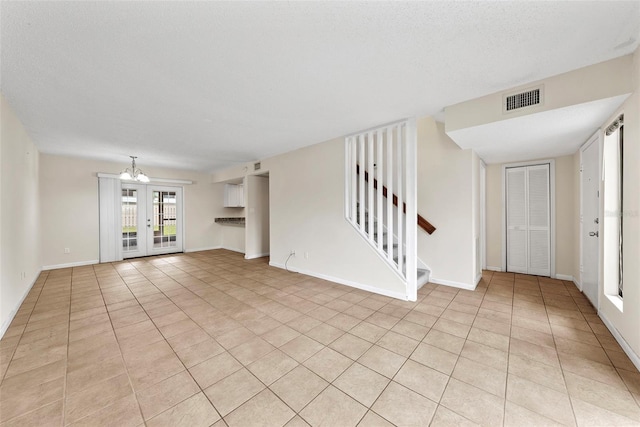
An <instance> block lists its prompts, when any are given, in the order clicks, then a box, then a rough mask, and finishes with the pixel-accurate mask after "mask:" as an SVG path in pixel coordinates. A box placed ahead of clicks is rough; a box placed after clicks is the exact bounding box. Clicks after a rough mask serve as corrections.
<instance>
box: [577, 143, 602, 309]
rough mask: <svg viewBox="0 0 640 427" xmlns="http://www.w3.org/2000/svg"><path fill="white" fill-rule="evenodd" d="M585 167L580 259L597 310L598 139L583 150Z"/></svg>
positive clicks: (586, 290) (584, 282) (583, 280)
mask: <svg viewBox="0 0 640 427" xmlns="http://www.w3.org/2000/svg"><path fill="white" fill-rule="evenodd" d="M581 151H582V164H581V174H580V179H581V182H582V195H581V199H580V204H581V206H580V212H581V216H580V221H581V224H580V232H581V234H582V238H581V242H582V251H581V254H582V255H581V259H580V276H581V277H580V281H581V283H582V292H583V293H584V294H585V295H586V296H587V298H589V301H591V304H593V306H594V307H596V308H597V307H598V277H599V272H598V265H599V255H598V254H599V247H600V246H599V244H598V227H599V226H598V223H599V221H600V220H599V218H598V215H599V214H598V211H599V201H598V197H599V186H600V183H599V181H600V180H599V177H598V175H599V174H598V171H599V167H598V165H599V163H600V162H599V158H600V156H599V146H598V137H597V136H596V137H594V138H592V139H591V140H589V141H588V142H587V143H586V144H585V145H584V146H583V148H582V149H581Z"/></svg>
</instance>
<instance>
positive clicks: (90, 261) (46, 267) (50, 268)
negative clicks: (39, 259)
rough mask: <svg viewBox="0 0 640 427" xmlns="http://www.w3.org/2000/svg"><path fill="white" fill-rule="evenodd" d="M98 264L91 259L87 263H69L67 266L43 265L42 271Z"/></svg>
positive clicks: (95, 260)
mask: <svg viewBox="0 0 640 427" xmlns="http://www.w3.org/2000/svg"><path fill="white" fill-rule="evenodd" d="M99 263H100V262H99V261H98V260H97V259H92V260H89V261H76V262H69V263H67V264H55V265H43V266H42V271H46V270H56V269H58V268H70V267H83V266H85V265H93V264H99Z"/></svg>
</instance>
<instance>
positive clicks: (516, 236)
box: [506, 164, 551, 276]
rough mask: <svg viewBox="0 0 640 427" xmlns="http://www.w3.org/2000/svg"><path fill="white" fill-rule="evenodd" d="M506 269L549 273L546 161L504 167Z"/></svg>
mask: <svg viewBox="0 0 640 427" xmlns="http://www.w3.org/2000/svg"><path fill="white" fill-rule="evenodd" d="M506 209H507V212H506V218H507V221H506V225H507V242H506V244H507V251H506V252H507V271H511V272H515V273H525V274H535V275H540V276H549V275H550V274H551V262H550V261H551V256H550V255H551V206H550V176H549V164H542V165H534V166H521V167H514V168H508V169H506Z"/></svg>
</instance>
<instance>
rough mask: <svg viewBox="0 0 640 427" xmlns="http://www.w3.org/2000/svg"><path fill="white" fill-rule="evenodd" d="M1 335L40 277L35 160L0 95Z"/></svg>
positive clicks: (36, 156)
mask: <svg viewBox="0 0 640 427" xmlns="http://www.w3.org/2000/svg"><path fill="white" fill-rule="evenodd" d="M0 102H1V104H0V120H1V122H0V145H1V149H0V162H1V163H0V164H1V168H0V169H1V173H0V200H1V206H0V337H2V335H3V334H4V332H5V331H6V329H7V327H8V326H9V323H10V322H11V319H13V316H14V315H15V312H16V311H17V309H18V308H19V306H20V303H21V302H22V300H23V299H24V297H25V296H26V294H27V293H28V292H29V289H30V288H31V286H32V285H33V283H34V282H35V280H36V278H37V277H38V275H39V274H40V268H41V266H42V263H41V258H40V251H39V247H38V246H39V238H40V223H39V212H40V209H39V187H38V183H39V179H38V174H39V168H38V164H39V158H40V154H39V153H38V150H37V149H36V147H35V146H34V145H33V142H32V141H31V139H30V138H29V136H28V135H27V133H26V131H25V129H24V127H23V126H22V123H20V121H19V120H18V118H17V117H16V116H15V114H14V113H13V111H12V110H11V107H10V106H9V104H8V103H7V101H6V100H5V98H4V96H1V95H0Z"/></svg>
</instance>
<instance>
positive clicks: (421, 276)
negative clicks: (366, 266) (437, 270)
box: [356, 204, 431, 289]
mask: <svg viewBox="0 0 640 427" xmlns="http://www.w3.org/2000/svg"><path fill="white" fill-rule="evenodd" d="M356 207H357V209H356V210H357V211H358V212H359V210H360V204H358V205H357V206H356ZM357 217H358V218H359V215H357ZM364 218H365V225H364V228H365V233H367V234H368V233H369V225H368V219H369V212H367V211H366V210H365V212H364ZM377 225H378V221H377V220H376V219H375V218H374V221H373V229H374V232H373V240H374V241H375V242H378V232H377ZM388 241H389V235H388V233H387V230H386V229H385V228H383V231H382V249H383V251H384V252H385V253H389V243H388ZM403 252H404V253H406V250H405V251H403ZM390 253H391V254H392V259H393V262H394V263H395V264H396V265H397V264H398V258H399V251H398V239H397V237H396V236H393V243H392V244H391V252H390ZM402 257H403V263H402V265H403V266H404V267H403V270H402V272H403V274H405V275H406V265H407V263H406V259H407V256H406V255H402ZM417 261H418V262H417V264H418V268H417V273H418V275H417V278H416V288H417V289H420V288H421V287H422V286H424V284H425V283H427V282H428V281H429V278H430V277H431V270H429V267H427V265H426V264H425V263H424V262H422V261H421V260H420V258H418V259H417Z"/></svg>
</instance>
